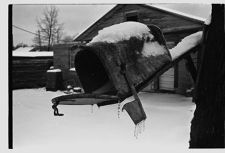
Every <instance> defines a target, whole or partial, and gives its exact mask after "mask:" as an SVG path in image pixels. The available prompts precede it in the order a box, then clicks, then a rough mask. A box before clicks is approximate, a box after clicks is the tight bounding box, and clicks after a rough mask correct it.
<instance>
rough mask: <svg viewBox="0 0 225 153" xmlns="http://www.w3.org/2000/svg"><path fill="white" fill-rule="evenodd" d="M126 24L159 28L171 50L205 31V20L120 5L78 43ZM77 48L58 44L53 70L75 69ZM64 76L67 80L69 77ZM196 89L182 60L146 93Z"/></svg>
mask: <svg viewBox="0 0 225 153" xmlns="http://www.w3.org/2000/svg"><path fill="white" fill-rule="evenodd" d="M125 21H137V22H141V23H144V24H146V25H149V24H154V25H156V26H158V27H159V28H160V29H161V30H162V32H163V34H164V36H165V39H166V43H167V46H168V48H172V47H174V46H175V45H176V44H177V43H178V42H179V41H181V40H182V38H184V37H185V36H187V35H190V34H192V33H194V32H197V31H200V30H202V26H203V24H204V21H203V19H201V18H198V17H194V16H191V15H187V14H184V13H181V12H178V11H174V10H170V9H167V8H162V7H158V6H153V5H148V4H118V5H116V6H115V7H113V8H112V9H111V10H110V11H109V12H108V13H106V14H105V15H103V16H102V17H101V18H100V19H99V20H97V21H96V22H95V23H93V24H92V25H91V26H90V27H89V28H87V29H86V30H85V31H84V32H83V33H81V34H80V35H78V36H77V37H76V38H75V39H74V41H75V42H85V43H87V42H89V41H90V40H92V38H93V37H94V36H96V35H97V34H98V31H99V30H101V29H103V28H105V27H108V26H111V25H113V24H118V23H121V22H125ZM74 50H75V48H73V47H71V46H64V45H59V46H58V47H56V48H55V49H54V67H55V68H60V69H63V70H64V71H65V72H66V73H68V71H69V69H71V68H73V67H74V64H73V63H74V56H75V54H76V53H74ZM192 58H193V61H194V63H195V64H196V63H197V54H196V53H195V54H193V55H192ZM66 73H64V79H66V77H68V76H67V75H66ZM192 86H193V83H192V78H191V75H190V74H189V72H188V71H187V70H186V66H185V61H184V60H182V61H181V62H179V63H178V64H176V65H175V66H174V67H173V68H171V69H169V70H168V71H167V72H165V73H164V74H162V75H161V76H160V77H159V78H157V79H156V80H155V81H154V82H153V83H152V84H150V85H149V86H148V87H147V88H145V89H144V90H147V91H149V90H153V91H165V90H166V91H171V92H176V93H180V94H185V93H186V91H187V90H189V89H191V88H192Z"/></svg>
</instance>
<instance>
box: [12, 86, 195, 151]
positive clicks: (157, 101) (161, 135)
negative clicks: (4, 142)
mask: <svg viewBox="0 0 225 153" xmlns="http://www.w3.org/2000/svg"><path fill="white" fill-rule="evenodd" d="M57 95H62V92H59V91H57V92H51V91H45V89H44V88H40V89H23V90H22V89H21V90H14V91H13V136H14V142H13V143H14V148H15V149H16V150H20V151H21V150H22V151H23V152H26V151H25V150H27V149H32V150H33V151H37V152H40V148H51V149H53V150H54V149H56V151H60V150H62V151H64V152H65V150H68V149H69V150H72V151H74V152H76V151H77V150H80V151H78V152H85V151H87V150H89V151H87V152H94V151H98V152H101V151H102V152H105V151H106V152H121V151H123V150H124V151H126V152H127V151H131V152H139V151H141V150H155V149H156V150H157V151H159V150H164V149H166V150H168V149H176V151H177V149H182V150H187V149H188V145H189V144H188V142H189V132H190V121H191V119H192V117H193V111H194V109H195V105H194V103H192V102H191V98H187V97H184V96H181V95H177V94H166V93H164V94H163V93H144V92H142V93H139V96H140V99H141V101H142V104H143V107H144V110H145V112H146V115H147V120H146V121H145V131H144V132H142V133H141V134H139V136H138V139H136V138H135V137H134V129H135V126H134V124H133V122H132V120H131V119H130V117H129V116H128V114H127V112H125V111H124V112H121V113H120V118H118V113H117V112H118V109H117V108H118V105H117V104H115V105H109V106H104V107H100V108H98V107H97V106H94V107H93V113H92V108H91V106H87V105H86V106H85V105H84V106H65V105H63V106H59V107H58V108H59V112H60V113H63V114H64V116H54V115H53V110H52V108H51V106H52V104H51V99H52V98H53V97H55V96H57ZM131 99H132V98H130V99H127V101H128V100H131ZM102 149H103V150H102ZM106 149H107V150H106ZM50 151H51V150H50Z"/></svg>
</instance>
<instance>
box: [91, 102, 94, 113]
mask: <svg viewBox="0 0 225 153" xmlns="http://www.w3.org/2000/svg"><path fill="white" fill-rule="evenodd" d="M93 109H94V105H93V104H92V105H91V113H93V112H94V111H93Z"/></svg>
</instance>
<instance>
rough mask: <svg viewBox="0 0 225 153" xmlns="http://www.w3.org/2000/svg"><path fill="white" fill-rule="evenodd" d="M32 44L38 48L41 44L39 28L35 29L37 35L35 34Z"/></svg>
mask: <svg viewBox="0 0 225 153" xmlns="http://www.w3.org/2000/svg"><path fill="white" fill-rule="evenodd" d="M33 42H34V46H38V48H39V49H40V48H41V46H42V40H41V32H40V30H38V31H37V35H35V37H34V39H33Z"/></svg>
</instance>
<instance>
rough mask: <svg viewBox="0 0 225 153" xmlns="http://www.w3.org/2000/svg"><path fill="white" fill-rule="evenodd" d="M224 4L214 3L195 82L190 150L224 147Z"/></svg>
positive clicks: (205, 29)
mask: <svg viewBox="0 0 225 153" xmlns="http://www.w3.org/2000/svg"><path fill="white" fill-rule="evenodd" d="M224 16H225V14H224V5H221V4H215V5H214V4H213V5H212V16H211V23H210V25H206V26H205V28H204V33H203V47H202V52H201V54H200V56H201V57H200V64H199V69H198V75H197V82H196V90H195V91H196V93H195V103H196V110H195V112H194V118H193V119H192V124H191V133H190V148H224V146H225V144H224V118H225V116H224V108H225V33H224Z"/></svg>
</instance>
